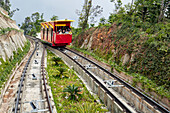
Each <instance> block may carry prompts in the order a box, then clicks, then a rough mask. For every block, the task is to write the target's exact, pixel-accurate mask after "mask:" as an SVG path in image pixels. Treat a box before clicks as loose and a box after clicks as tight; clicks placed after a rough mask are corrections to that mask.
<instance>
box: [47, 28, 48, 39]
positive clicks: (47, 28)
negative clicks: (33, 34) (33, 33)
mask: <svg viewBox="0 0 170 113" xmlns="http://www.w3.org/2000/svg"><path fill="white" fill-rule="evenodd" d="M47 40H48V28H47Z"/></svg>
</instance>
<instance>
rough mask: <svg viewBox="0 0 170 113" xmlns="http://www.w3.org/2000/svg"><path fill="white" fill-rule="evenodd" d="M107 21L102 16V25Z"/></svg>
mask: <svg viewBox="0 0 170 113" xmlns="http://www.w3.org/2000/svg"><path fill="white" fill-rule="evenodd" d="M105 21H106V19H105V18H104V17H102V18H100V23H101V24H102V25H104V24H105Z"/></svg>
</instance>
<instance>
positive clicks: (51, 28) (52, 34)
mask: <svg viewBox="0 0 170 113" xmlns="http://www.w3.org/2000/svg"><path fill="white" fill-rule="evenodd" d="M52 37H53V28H51V39H52Z"/></svg>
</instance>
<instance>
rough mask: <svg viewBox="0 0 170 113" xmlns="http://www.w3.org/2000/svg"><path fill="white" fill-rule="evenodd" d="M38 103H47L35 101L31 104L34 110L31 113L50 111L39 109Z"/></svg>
mask: <svg viewBox="0 0 170 113" xmlns="http://www.w3.org/2000/svg"><path fill="white" fill-rule="evenodd" d="M38 102H45V100H33V101H31V102H29V103H30V105H31V107H32V108H33V110H31V113H36V112H45V111H49V110H48V109H39V106H38ZM26 103H27V102H26Z"/></svg>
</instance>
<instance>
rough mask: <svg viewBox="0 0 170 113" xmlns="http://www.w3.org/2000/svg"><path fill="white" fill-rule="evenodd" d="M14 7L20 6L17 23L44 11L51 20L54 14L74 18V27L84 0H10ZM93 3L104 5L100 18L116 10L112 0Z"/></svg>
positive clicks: (125, 0) (16, 18)
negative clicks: (77, 12)
mask: <svg viewBox="0 0 170 113" xmlns="http://www.w3.org/2000/svg"><path fill="white" fill-rule="evenodd" d="M10 1H11V5H12V9H16V8H19V9H20V10H19V11H17V12H16V13H15V15H14V16H13V19H14V20H16V22H17V24H20V23H22V22H23V21H24V19H25V17H27V16H31V14H32V13H35V12H39V13H40V14H41V13H44V19H45V20H46V21H50V18H51V17H52V16H53V15H56V16H58V17H59V19H66V18H67V19H72V20H75V22H74V23H73V26H74V27H77V25H78V15H77V14H76V13H75V12H76V9H78V10H81V9H82V6H83V3H84V0H10ZM130 1H131V0H122V2H123V4H127V3H128V2H130ZM93 5H100V6H102V7H103V13H102V15H101V16H100V17H98V19H99V18H101V17H105V18H106V19H107V18H108V17H109V15H110V13H112V12H113V10H114V4H113V3H112V2H110V0H93Z"/></svg>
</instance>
